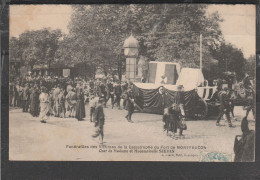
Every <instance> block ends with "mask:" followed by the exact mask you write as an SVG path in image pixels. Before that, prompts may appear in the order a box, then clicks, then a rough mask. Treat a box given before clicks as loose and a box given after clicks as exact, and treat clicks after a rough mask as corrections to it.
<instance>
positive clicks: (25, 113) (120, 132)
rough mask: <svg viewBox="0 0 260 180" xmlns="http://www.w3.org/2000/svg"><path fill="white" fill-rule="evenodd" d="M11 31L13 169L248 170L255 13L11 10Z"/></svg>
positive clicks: (239, 8)
mask: <svg viewBox="0 0 260 180" xmlns="http://www.w3.org/2000/svg"><path fill="white" fill-rule="evenodd" d="M9 23H10V26H9V31H10V32H9V36H10V38H9V160H10V161H168V162H255V123H256V121H255V120H256V6H255V5H249V4H238V5H231V4H230V5H227V4H225V5H224V4H91V5H83V4H81V5H44V4H42V5H10V14H9Z"/></svg>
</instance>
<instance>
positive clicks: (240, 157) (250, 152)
mask: <svg viewBox="0 0 260 180" xmlns="http://www.w3.org/2000/svg"><path fill="white" fill-rule="evenodd" d="M234 152H235V159H234V161H235V162H252V161H254V157H255V131H253V130H250V131H248V132H247V133H244V134H243V135H242V137H241V139H240V140H237V137H236V138H235V143H234Z"/></svg>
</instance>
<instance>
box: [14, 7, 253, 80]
mask: <svg viewBox="0 0 260 180" xmlns="http://www.w3.org/2000/svg"><path fill="white" fill-rule="evenodd" d="M72 9H73V13H72V15H71V21H70V24H69V27H68V28H69V34H68V35H62V34H61V31H60V30H50V29H43V30H39V31H27V32H25V33H23V34H21V35H20V37H19V38H12V39H11V41H10V47H11V48H10V49H11V57H14V56H15V57H19V58H21V59H22V60H23V61H24V62H25V63H26V64H28V65H30V66H33V65H35V64H43V63H45V64H46V63H48V65H50V63H63V64H69V63H79V62H84V63H87V64H89V65H90V66H92V67H97V68H100V69H101V70H102V71H103V72H104V73H105V74H108V73H110V74H111V73H113V72H114V71H115V69H117V67H118V66H121V64H120V63H121V62H123V60H124V56H123V54H122V52H123V51H122V46H123V42H124V40H125V39H126V38H127V37H128V36H129V35H130V34H131V33H132V34H133V35H134V36H135V37H136V38H137V39H138V41H139V44H140V47H139V51H140V55H141V56H143V57H146V58H147V59H148V60H150V61H154V60H155V61H173V62H179V63H181V65H182V66H183V67H198V66H199V54H200V49H199V45H200V39H199V36H200V34H202V35H203V41H202V43H203V66H204V68H203V70H204V73H205V76H206V78H217V77H218V76H219V74H220V73H221V72H224V71H226V70H228V71H235V72H236V73H237V74H238V76H239V77H242V76H243V74H244V72H245V70H247V69H246V68H244V67H245V65H246V62H247V61H246V60H245V58H244V56H243V53H242V51H241V50H239V49H237V48H235V47H233V46H232V45H230V44H226V43H225V41H224V39H223V36H222V33H221V30H220V27H219V23H220V22H221V21H222V19H221V18H220V16H219V15H218V13H213V14H211V15H206V10H207V5H201V4H198V5H195V4H192V5H191V4H151V5H143V4H135V5H88V6H82V5H74V6H72ZM251 59H252V58H251Z"/></svg>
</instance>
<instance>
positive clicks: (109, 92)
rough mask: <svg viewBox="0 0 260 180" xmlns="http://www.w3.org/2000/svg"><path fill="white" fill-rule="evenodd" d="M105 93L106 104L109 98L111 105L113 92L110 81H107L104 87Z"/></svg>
mask: <svg viewBox="0 0 260 180" xmlns="http://www.w3.org/2000/svg"><path fill="white" fill-rule="evenodd" d="M106 91H107V97H106V102H107V101H108V100H109V98H111V105H112V104H113V102H114V91H113V83H112V81H111V80H108V82H107V85H106Z"/></svg>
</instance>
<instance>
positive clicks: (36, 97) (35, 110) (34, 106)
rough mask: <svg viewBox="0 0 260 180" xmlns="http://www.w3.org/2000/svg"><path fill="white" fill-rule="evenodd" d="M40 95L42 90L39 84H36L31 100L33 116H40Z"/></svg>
mask: <svg viewBox="0 0 260 180" xmlns="http://www.w3.org/2000/svg"><path fill="white" fill-rule="evenodd" d="M39 95H40V91H39V89H38V87H37V85H34V88H33V90H32V94H31V101H30V113H31V115H32V116H33V117H37V116H39V110H40V101H39Z"/></svg>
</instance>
